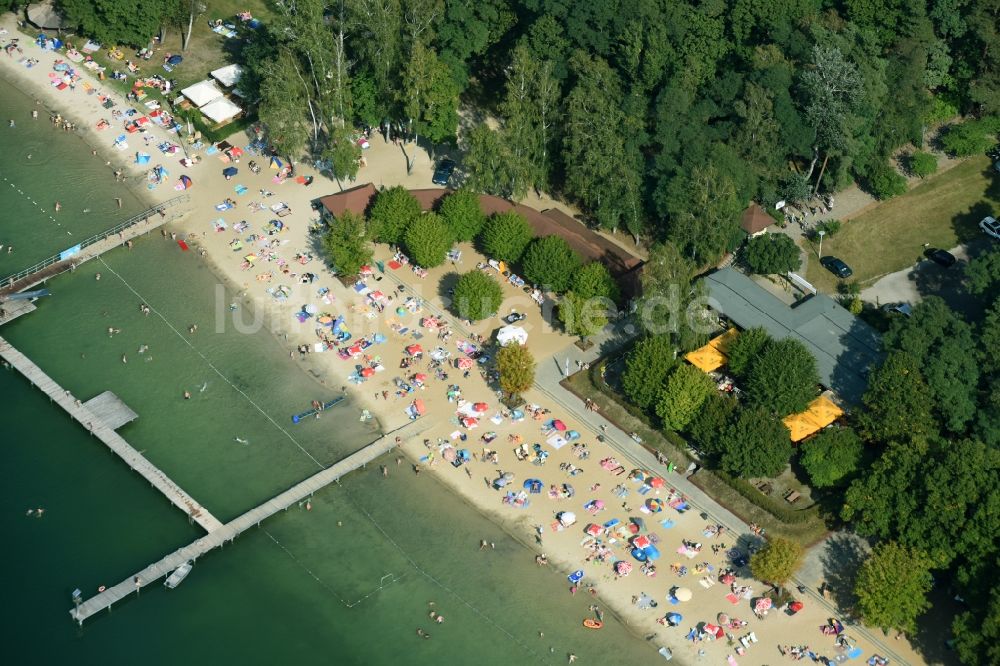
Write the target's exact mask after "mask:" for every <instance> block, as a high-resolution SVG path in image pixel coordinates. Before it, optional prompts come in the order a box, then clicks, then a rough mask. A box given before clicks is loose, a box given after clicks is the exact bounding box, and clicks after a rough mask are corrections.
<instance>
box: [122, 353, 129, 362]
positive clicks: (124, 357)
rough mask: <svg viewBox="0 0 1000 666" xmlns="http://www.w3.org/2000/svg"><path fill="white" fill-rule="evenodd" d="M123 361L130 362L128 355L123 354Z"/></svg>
mask: <svg viewBox="0 0 1000 666" xmlns="http://www.w3.org/2000/svg"><path fill="white" fill-rule="evenodd" d="M122 363H128V357H127V356H125V354H122Z"/></svg>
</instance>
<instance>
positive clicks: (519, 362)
mask: <svg viewBox="0 0 1000 666" xmlns="http://www.w3.org/2000/svg"><path fill="white" fill-rule="evenodd" d="M497 373H499V375H500V388H501V389H502V390H503V392H504V393H506V394H507V395H508V396H511V397H515V396H519V395H521V394H522V393H523V392H525V391H527V390H528V389H529V388H531V385H532V384H534V383H535V359H534V358H533V357H532V355H531V352H530V351H528V348H527V347H524V346H522V345H519V344H516V343H511V344H509V345H505V346H504V347H501V348H500V351H498V352H497Z"/></svg>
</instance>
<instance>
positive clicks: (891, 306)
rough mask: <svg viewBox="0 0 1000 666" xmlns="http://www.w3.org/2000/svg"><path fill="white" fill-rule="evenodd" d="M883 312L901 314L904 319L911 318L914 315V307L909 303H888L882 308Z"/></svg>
mask: <svg viewBox="0 0 1000 666" xmlns="http://www.w3.org/2000/svg"><path fill="white" fill-rule="evenodd" d="M882 311H883V312H888V313H889V314H901V315H903V316H904V317H909V316H912V315H913V306H911V305H910V304H909V303H886V304H885V305H883V306H882Z"/></svg>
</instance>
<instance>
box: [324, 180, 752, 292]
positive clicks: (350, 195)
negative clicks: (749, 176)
mask: <svg viewBox="0 0 1000 666" xmlns="http://www.w3.org/2000/svg"><path fill="white" fill-rule="evenodd" d="M377 193H378V191H377V190H376V189H375V186H374V185H372V184H371V183H368V184H367V185H359V186H358V187H354V188H351V189H349V190H345V191H343V192H340V193H339V194H331V195H329V196H325V197H322V198H321V199H320V200H319V202H320V204H321V205H322V206H323V207H324V208H326V210H327V211H328V212H329V213H330V214H331V215H333V216H334V217H336V216H337V215H340V214H342V213H343V212H344V211H345V210H349V211H351V212H353V213H357V214H358V215H363V214H364V213H365V211H366V210H367V209H368V206H369V205H370V204H371V201H372V199H373V197H374V196H375V195H376V194H377ZM450 193H451V190H447V189H440V188H429V189H421V190H410V194H412V195H413V196H414V198H416V200H417V201H419V202H420V207H421V208H422V209H424V210H433V209H434V208H436V207H437V205H438V203H439V202H440V201H441V199H443V198H444V197H445V196H447V195H448V194H450ZM479 207H480V208H481V209H482V211H483V213H484V214H486V215H487V216H489V215H493V214H494V213H502V212H506V211H508V210H511V209H514V211H515V212H516V213H518V214H519V215H521V216H522V217H523V218H524V219H525V220H527V221H528V224H530V225H531V228H532V229H533V230H534V232H535V235H536V236H561V237H562V238H563V239H564V240H565V241H566V243H567V244H568V245H569V246H570V247H571V248H573V250H575V251H576V252H577V253H579V254H580V256H582V257H583V258H584V259H587V260H590V261H600V262H601V263H603V264H604V265H605V266H607V267H608V270H609V271H610V272H611V274H612V275H613V276H614V277H616V278H621V277H622V276H623V275H626V274H627V273H630V272H632V271H633V270H634V269H635V268H636V267H638V266H639V265H641V264H642V260H641V259H639V258H638V257H635V256H633V255H631V254H629V253H628V252H627V251H626V250H624V249H622V248H620V247H619V246H617V245H615V244H614V243H612V242H611V241H610V240H608V239H607V238H605V237H604V236H601V235H600V234H598V233H595V232H594V231H592V230H590V229H588V228H587V227H586V226H585V225H583V224H581V223H580V222H577V221H576V220H574V219H573V218H572V217H570V216H569V215H567V214H566V213H564V212H562V211H560V210H556V209H555V208H550V209H548V210H546V211H544V212H541V213H540V212H538V211H537V210H535V209H534V208H529V207H528V206H524V205H522V204H512V203H511V202H509V201H507V200H506V199H501V198H500V197H495V196H492V195H489V194H480V195H479ZM768 219H770V218H768Z"/></svg>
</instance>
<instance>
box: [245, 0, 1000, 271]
mask: <svg viewBox="0 0 1000 666" xmlns="http://www.w3.org/2000/svg"><path fill="white" fill-rule="evenodd" d="M277 9H278V11H279V13H280V16H279V18H278V19H277V20H275V21H273V22H271V23H270V24H269V25H268V28H267V30H265V31H262V32H258V33H257V35H256V37H255V38H254V39H251V40H248V41H247V42H246V43H245V48H244V53H243V57H242V59H243V60H244V61H245V63H247V64H248V65H250V68H251V70H252V71H251V72H250V75H249V77H248V80H247V81H246V82H245V83H244V84H243V85H242V87H243V88H244V89H245V90H246V91H247V92H248V93H249V94H250V95H251V96H252V97H253V98H255V100H256V101H258V102H259V104H260V117H261V119H262V120H263V121H264V122H265V123H266V124H267V126H268V127H269V129H270V131H271V135H272V139H273V140H274V141H275V143H276V144H277V145H278V146H279V147H280V148H281V149H282V150H283V151H284V152H287V153H293V154H294V153H298V152H301V151H305V150H310V151H312V152H313V153H314V154H326V155H327V157H332V156H334V155H336V153H337V151H338V150H340V151H344V150H346V148H345V147H344V144H346V143H348V142H347V141H346V138H345V136H344V132H345V131H347V130H349V129H350V127H351V126H352V125H372V126H378V125H380V124H381V123H383V122H385V121H391V122H393V123H396V124H398V125H399V126H401V127H403V128H405V130H406V131H407V133H408V134H409V135H410V136H411V137H416V138H417V139H418V140H421V141H424V142H426V143H425V145H428V144H429V145H430V146H441V145H443V144H453V143H454V142H455V140H456V133H457V130H458V126H459V109H460V108H466V107H470V108H475V109H477V110H480V111H484V112H486V113H488V114H491V115H492V116H494V117H496V118H497V119H498V120H499V124H498V127H497V129H491V128H490V127H488V126H487V125H485V124H483V123H475V126H474V127H471V128H468V129H467V130H464V131H463V132H462V137H461V139H462V141H461V144H462V148H463V149H464V150H465V151H466V154H465V156H464V165H463V166H464V171H465V174H466V176H467V177H468V179H469V184H470V185H471V186H472V187H474V188H476V189H479V190H482V191H487V192H490V193H493V194H498V195H501V196H506V197H513V198H517V197H519V196H522V195H523V194H525V193H526V192H527V191H529V190H531V189H533V188H538V189H543V190H546V191H550V192H553V193H555V194H557V195H560V196H563V197H565V198H567V199H568V200H570V201H573V202H575V203H576V204H577V205H579V206H580V207H581V209H582V210H583V211H584V212H585V214H586V215H587V216H588V217H589V218H590V219H591V221H592V222H593V223H594V224H596V225H598V226H600V227H602V228H605V229H618V230H622V231H626V232H629V233H632V234H634V235H636V236H638V235H639V234H643V235H646V236H648V237H652V238H653V239H656V240H670V241H671V242H672V243H673V244H674V245H676V246H677V248H678V250H679V251H680V252H681V254H682V255H683V256H685V257H687V258H689V259H691V260H692V261H693V262H694V263H695V264H697V265H704V264H706V263H708V262H711V261H712V260H714V259H715V258H717V257H718V256H719V255H720V254H721V253H722V252H723V251H724V250H725V249H727V248H728V247H730V246H731V245H732V244H733V243H734V242H735V241H734V239H736V238H738V235H737V230H736V222H737V215H738V213H739V212H740V211H741V210H742V209H743V208H744V207H745V206H746V204H747V203H748V202H749V201H750V200H751V199H754V200H757V201H759V202H760V203H762V204H764V205H765V207H766V208H771V207H772V206H770V204H773V203H774V202H776V201H777V200H779V199H786V200H790V201H802V200H805V199H807V198H808V197H809V196H810V195H811V194H813V193H814V192H816V191H820V192H829V191H834V190H836V189H838V188H842V187H844V186H846V185H847V184H849V183H850V182H852V181H857V182H859V183H861V185H862V186H863V187H866V188H868V189H869V190H872V191H873V192H874V193H875V194H879V193H881V192H886V193H888V192H892V191H896V188H897V187H898V182H897V181H898V180H899V179H901V176H900V175H899V173H898V172H897V170H896V169H895V167H894V166H893V165H892V164H891V163H890V161H889V157H890V156H891V155H892V154H893V153H894V151H896V149H898V148H899V147H901V146H904V145H906V144H909V143H912V144H914V145H916V146H917V147H921V146H922V143H923V141H922V137H923V134H924V129H925V128H926V127H927V126H928V125H931V124H933V123H936V122H940V121H942V120H945V119H950V118H952V117H955V116H957V115H958V114H966V115H973V116H981V115H989V114H995V113H997V112H998V111H1000V37H998V34H997V31H998V25H1000V0H977V1H973V0H926V1H925V0H917V1H908V0H772V1H768V2H759V1H757V0H718V1H715V2H693V1H684V0H628V1H625V0H602V1H599V2H598V1H594V0H295V1H294V2H292V1H290V0H285V1H284V2H281V3H278V5H277ZM345 128H346V129H345ZM331 161H334V160H332V159H331ZM340 164H341V165H342V167H343V170H342V173H338V174H337V175H338V176H350V175H353V173H352V169H351V167H350V164H351V161H350V160H341V161H340Z"/></svg>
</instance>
